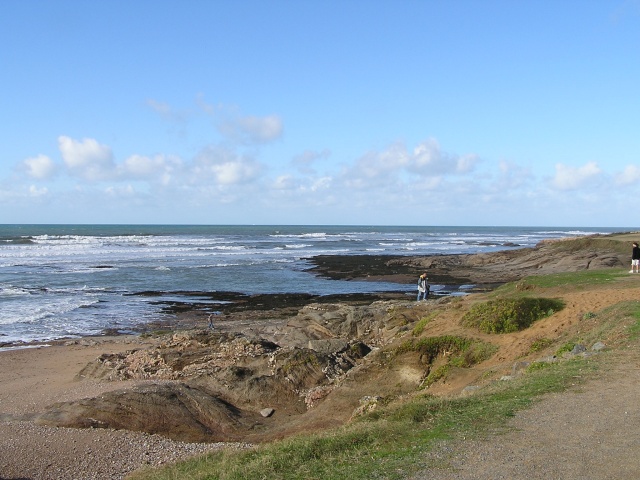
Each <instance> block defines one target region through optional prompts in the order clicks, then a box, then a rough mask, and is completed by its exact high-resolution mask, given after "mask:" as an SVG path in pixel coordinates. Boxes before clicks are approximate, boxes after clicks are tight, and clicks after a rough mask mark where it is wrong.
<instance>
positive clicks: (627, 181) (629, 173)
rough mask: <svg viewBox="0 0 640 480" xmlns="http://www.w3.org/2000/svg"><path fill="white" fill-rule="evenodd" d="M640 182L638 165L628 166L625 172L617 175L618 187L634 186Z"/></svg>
mask: <svg viewBox="0 0 640 480" xmlns="http://www.w3.org/2000/svg"><path fill="white" fill-rule="evenodd" d="M639 181H640V167H638V166H637V165H627V166H626V167H625V168H624V170H623V171H622V172H621V173H619V174H618V175H616V178H615V182H616V184H617V185H633V184H634V183H638V182H639Z"/></svg>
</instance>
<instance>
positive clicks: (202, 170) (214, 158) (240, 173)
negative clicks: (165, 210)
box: [191, 147, 263, 185]
mask: <svg viewBox="0 0 640 480" xmlns="http://www.w3.org/2000/svg"><path fill="white" fill-rule="evenodd" d="M262 169H263V167H262V165H261V164H260V163H258V162H256V161H255V160H253V159H252V158H248V157H243V156H239V155H238V154H237V153H236V152H234V151H231V150H227V149H223V148H217V147H208V148H206V149H204V150H203V151H202V152H201V153H200V154H199V155H198V157H197V158H196V161H195V164H194V167H193V170H192V172H191V173H192V175H193V179H194V180H193V181H194V183H206V182H208V181H210V180H213V181H214V182H215V183H217V184H219V185H236V184H242V183H248V182H250V181H252V180H254V179H256V178H257V177H258V175H259V174H260V173H261V172H262Z"/></svg>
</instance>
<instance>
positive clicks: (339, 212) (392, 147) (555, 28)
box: [0, 0, 640, 228]
mask: <svg viewBox="0 0 640 480" xmlns="http://www.w3.org/2000/svg"><path fill="white" fill-rule="evenodd" d="M0 113H1V115H0V223H89V224H93V223H116V224H310V225H327V224H331V225H460V226H476V225H478V226H485V225H486V226H500V225H504V226H562V227H570V226H585V227H629V228H634V227H639V226H640V225H639V224H640V218H638V217H636V213H637V208H636V206H635V202H636V201H638V193H640V129H639V127H640V0H504V1H503V0H446V1H445V0H423V1H414V0H389V1H383V0H366V1H365V0H322V1H320V0H290V1H277V0H274V1H268V0H260V1H252V0H237V1H231V0H229V1H223V0H184V1H183V0H135V1H131V0H96V1H91V2H87V1H85V0H56V1H49V0H3V1H2V2H0Z"/></svg>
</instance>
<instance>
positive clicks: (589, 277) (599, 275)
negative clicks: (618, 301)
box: [493, 269, 629, 296]
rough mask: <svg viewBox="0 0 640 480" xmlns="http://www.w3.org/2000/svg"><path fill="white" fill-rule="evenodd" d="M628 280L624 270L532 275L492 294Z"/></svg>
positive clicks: (499, 294)
mask: <svg viewBox="0 0 640 480" xmlns="http://www.w3.org/2000/svg"><path fill="white" fill-rule="evenodd" d="M628 278H629V274H628V273H627V270H626V269H625V270H616V269H604V270H582V271H580V272H566V273H555V274H548V275H533V276H530V277H526V278H524V279H522V280H520V281H518V282H513V283H508V284H505V285H502V286H500V287H499V288H497V289H496V290H494V292H493V293H494V295H495V296H504V295H509V294H515V293H516V292H522V291H525V292H526V291H527V290H533V289H536V288H556V287H563V288H566V289H584V288H585V287H589V286H595V285H603V284H605V283H611V282H615V281H618V280H622V279H628Z"/></svg>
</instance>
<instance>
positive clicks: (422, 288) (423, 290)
mask: <svg viewBox="0 0 640 480" xmlns="http://www.w3.org/2000/svg"><path fill="white" fill-rule="evenodd" d="M421 296H422V299H423V300H426V299H427V298H429V283H428V282H427V274H426V273H423V274H422V275H420V278H418V299H417V300H416V301H418V302H419V301H420V297H421Z"/></svg>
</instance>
